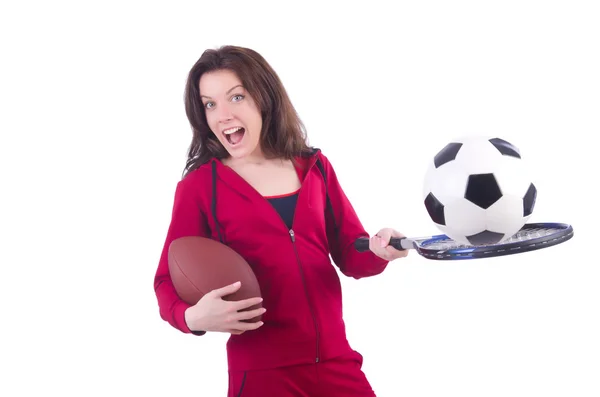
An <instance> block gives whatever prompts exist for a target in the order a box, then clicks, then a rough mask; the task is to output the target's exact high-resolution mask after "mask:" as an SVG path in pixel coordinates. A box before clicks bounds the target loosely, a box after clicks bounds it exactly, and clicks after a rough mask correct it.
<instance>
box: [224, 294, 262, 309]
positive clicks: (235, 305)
mask: <svg viewBox="0 0 600 397" xmlns="http://www.w3.org/2000/svg"><path fill="white" fill-rule="evenodd" d="M262 301H263V298H261V297H256V298H248V299H242V300H239V301H232V302H230V309H231V310H232V311H235V312H237V311H240V310H244V309H247V308H249V307H252V306H254V305H258V304H259V303H261V302H262Z"/></svg>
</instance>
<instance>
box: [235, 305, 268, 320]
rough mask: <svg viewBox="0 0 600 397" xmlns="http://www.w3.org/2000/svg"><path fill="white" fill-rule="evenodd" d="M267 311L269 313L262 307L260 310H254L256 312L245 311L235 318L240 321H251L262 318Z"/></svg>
mask: <svg viewBox="0 0 600 397" xmlns="http://www.w3.org/2000/svg"><path fill="white" fill-rule="evenodd" d="M266 311H267V309H265V308H264V307H260V308H258V309H254V310H244V311H241V312H238V313H237V314H236V315H235V317H234V318H235V319H236V320H238V321H239V320H250V319H251V318H254V317H258V316H260V315H261V314H263V313H264V312H266Z"/></svg>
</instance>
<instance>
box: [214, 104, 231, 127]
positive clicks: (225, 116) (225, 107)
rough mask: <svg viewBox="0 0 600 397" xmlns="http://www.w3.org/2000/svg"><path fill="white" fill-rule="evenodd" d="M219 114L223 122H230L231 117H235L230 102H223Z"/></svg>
mask: <svg viewBox="0 0 600 397" xmlns="http://www.w3.org/2000/svg"><path fill="white" fill-rule="evenodd" d="M217 114H218V120H219V121H220V122H222V123H224V122H228V121H230V120H231V119H233V114H232V112H231V108H230V107H229V104H228V103H222V104H221V105H220V106H219V107H218V109H217Z"/></svg>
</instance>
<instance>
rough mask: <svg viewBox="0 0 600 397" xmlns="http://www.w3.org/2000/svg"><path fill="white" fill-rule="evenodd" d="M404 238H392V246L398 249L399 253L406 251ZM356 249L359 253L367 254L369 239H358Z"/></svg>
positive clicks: (355, 244)
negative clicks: (403, 242)
mask: <svg viewBox="0 0 600 397" xmlns="http://www.w3.org/2000/svg"><path fill="white" fill-rule="evenodd" d="M402 240H404V238H403V237H392V238H391V239H390V245H391V246H392V247H394V248H396V249H397V250H399V251H404V247H402ZM354 247H355V248H356V250H357V251H358V252H366V251H368V250H369V239H368V238H367V237H360V238H357V239H356V241H355V242H354Z"/></svg>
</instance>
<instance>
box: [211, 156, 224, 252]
mask: <svg viewBox="0 0 600 397" xmlns="http://www.w3.org/2000/svg"><path fill="white" fill-rule="evenodd" d="M212 215H213V219H214V220H215V225H216V226H217V233H218V234H219V240H220V241H221V242H222V243H223V236H221V225H220V224H219V221H218V220H217V163H216V162H215V161H213V162H212Z"/></svg>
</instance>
